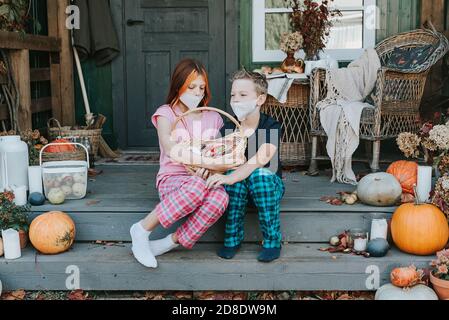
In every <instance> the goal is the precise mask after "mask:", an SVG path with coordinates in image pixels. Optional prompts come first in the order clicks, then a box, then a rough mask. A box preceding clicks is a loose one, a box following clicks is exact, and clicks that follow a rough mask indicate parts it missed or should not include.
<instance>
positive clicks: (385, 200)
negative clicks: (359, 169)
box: [357, 172, 402, 207]
mask: <svg viewBox="0 0 449 320" xmlns="http://www.w3.org/2000/svg"><path fill="white" fill-rule="evenodd" d="M357 195H358V197H359V199H360V201H362V202H363V203H364V204H367V205H371V206H376V207H386V206H393V205H395V204H396V203H397V202H398V201H399V200H400V199H401V195H402V188H401V185H400V184H399V182H398V180H396V178H395V177H394V176H393V175H391V174H389V173H385V172H379V173H373V174H369V175H367V176H366V177H364V178H363V179H362V180H360V182H359V184H358V186H357Z"/></svg>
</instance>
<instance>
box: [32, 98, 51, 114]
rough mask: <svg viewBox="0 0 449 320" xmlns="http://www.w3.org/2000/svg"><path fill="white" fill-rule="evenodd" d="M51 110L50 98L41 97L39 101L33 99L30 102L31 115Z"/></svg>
mask: <svg viewBox="0 0 449 320" xmlns="http://www.w3.org/2000/svg"><path fill="white" fill-rule="evenodd" d="M50 110H51V97H43V98H39V99H33V100H32V101H31V111H32V113H39V112H45V111H50Z"/></svg>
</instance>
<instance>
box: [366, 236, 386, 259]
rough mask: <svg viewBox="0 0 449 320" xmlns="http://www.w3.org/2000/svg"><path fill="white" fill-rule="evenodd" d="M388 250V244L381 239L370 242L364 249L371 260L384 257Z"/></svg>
mask: <svg viewBox="0 0 449 320" xmlns="http://www.w3.org/2000/svg"><path fill="white" fill-rule="evenodd" d="M388 250H390V244H389V243H388V241H387V240H385V239H383V238H377V239H374V240H371V241H370V242H369V243H368V245H367V247H366V252H368V253H369V254H370V257H373V258H382V257H385V256H386V255H387V253H388Z"/></svg>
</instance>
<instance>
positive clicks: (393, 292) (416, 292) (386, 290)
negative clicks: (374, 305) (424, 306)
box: [374, 284, 438, 300]
mask: <svg viewBox="0 0 449 320" xmlns="http://www.w3.org/2000/svg"><path fill="white" fill-rule="evenodd" d="M374 299H375V300H438V296H437V295H436V293H435V291H433V290H432V289H430V288H429V287H427V286H424V285H422V284H420V285H417V286H414V287H412V288H406V289H403V288H398V287H395V286H394V285H392V284H386V285H384V286H382V287H380V288H379V290H377V292H376V296H375V298H374Z"/></svg>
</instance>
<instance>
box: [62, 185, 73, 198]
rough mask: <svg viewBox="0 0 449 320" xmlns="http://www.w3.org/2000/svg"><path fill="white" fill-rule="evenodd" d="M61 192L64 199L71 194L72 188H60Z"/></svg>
mask: <svg viewBox="0 0 449 320" xmlns="http://www.w3.org/2000/svg"><path fill="white" fill-rule="evenodd" d="M61 190H62V192H64V195H65V196H66V197H67V196H69V195H71V194H72V188H71V187H70V186H62V187H61Z"/></svg>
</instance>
